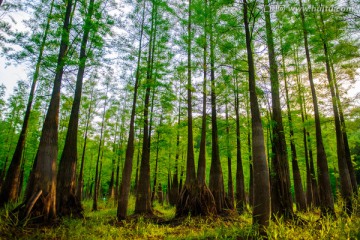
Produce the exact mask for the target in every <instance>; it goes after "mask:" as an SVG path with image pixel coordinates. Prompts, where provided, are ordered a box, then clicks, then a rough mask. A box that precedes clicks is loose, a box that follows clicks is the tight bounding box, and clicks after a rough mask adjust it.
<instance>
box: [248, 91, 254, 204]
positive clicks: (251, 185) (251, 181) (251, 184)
mask: <svg viewBox="0 0 360 240" xmlns="http://www.w3.org/2000/svg"><path fill="white" fill-rule="evenodd" d="M246 96H247V98H246V121H247V126H248V127H247V134H246V135H247V151H248V160H249V172H250V179H249V204H250V206H253V203H254V172H253V162H252V157H251V154H252V146H251V145H252V144H251V123H250V106H249V104H250V99H249V98H248V94H246Z"/></svg>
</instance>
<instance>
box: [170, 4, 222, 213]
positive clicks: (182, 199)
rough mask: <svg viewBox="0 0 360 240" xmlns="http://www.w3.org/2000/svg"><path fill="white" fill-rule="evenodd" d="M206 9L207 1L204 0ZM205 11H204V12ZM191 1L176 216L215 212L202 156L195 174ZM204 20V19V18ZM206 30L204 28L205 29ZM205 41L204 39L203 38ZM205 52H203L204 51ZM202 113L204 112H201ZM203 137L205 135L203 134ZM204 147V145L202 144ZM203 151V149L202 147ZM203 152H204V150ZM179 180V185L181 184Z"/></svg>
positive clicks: (190, 6) (190, 5)
mask: <svg viewBox="0 0 360 240" xmlns="http://www.w3.org/2000/svg"><path fill="white" fill-rule="evenodd" d="M205 9H207V1H205ZM205 13H206V12H205ZM191 16H192V1H191V0H189V6H188V22H187V33H188V36H187V118H188V119H187V121H188V130H187V138H188V139H187V140H188V142H187V158H186V179H185V184H184V186H183V187H182V188H181V192H180V196H179V200H178V203H177V205H176V216H177V217H181V216H187V215H188V214H191V215H193V216H196V215H210V214H214V213H216V211H217V209H216V205H215V199H214V197H213V195H212V192H211V191H210V190H209V189H208V187H207V186H206V184H205V171H204V170H205V165H204V164H205V162H204V160H205V159H204V156H201V159H199V164H200V165H199V166H200V168H199V171H200V172H198V174H199V175H198V179H197V177H196V174H195V159H194V143H193V115H192V114H193V113H192V91H193V87H192V79H191V77H192V75H191V74H192V72H191V66H192V65H191V50H192V44H191V43H192V21H191V19H192V18H191ZM205 21H206V20H205ZM205 31H206V29H205ZM205 41H206V40H205ZM204 54H205V53H204ZM203 114H204V112H203ZM205 114H206V113H205ZM203 137H205V136H203ZM203 147H204V146H203ZM203 151H205V149H203ZM204 153H205V152H204ZM181 185H182V184H181V180H180V186H181Z"/></svg>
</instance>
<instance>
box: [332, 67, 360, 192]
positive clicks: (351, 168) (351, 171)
mask: <svg viewBox="0 0 360 240" xmlns="http://www.w3.org/2000/svg"><path fill="white" fill-rule="evenodd" d="M331 70H332V77H333V81H334V86H335V95H336V100H337V106H338V108H339V115H340V123H341V129H342V133H343V139H344V148H345V157H346V163H347V166H348V169H349V174H350V180H351V185H352V188H353V193H354V194H356V195H357V193H358V184H357V182H356V175H355V170H354V165H353V163H352V160H351V153H350V147H349V141H348V137H347V133H346V124H345V118H344V111H343V108H342V104H341V101H340V93H339V88H338V84H337V81H336V74H335V70H334V65H333V64H331Z"/></svg>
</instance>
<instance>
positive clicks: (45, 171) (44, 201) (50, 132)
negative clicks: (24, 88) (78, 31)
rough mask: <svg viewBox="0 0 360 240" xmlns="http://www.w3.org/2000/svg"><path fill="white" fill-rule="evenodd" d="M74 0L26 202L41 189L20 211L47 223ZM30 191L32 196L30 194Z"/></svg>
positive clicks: (53, 188)
mask: <svg viewBox="0 0 360 240" xmlns="http://www.w3.org/2000/svg"><path fill="white" fill-rule="evenodd" d="M72 6H73V1H72V0H68V1H67V2H66V12H65V15H64V24H63V28H62V35H61V42H60V50H59V55H58V61H57V66H56V74H55V80H54V86H53V92H52V95H51V100H50V105H49V108H48V111H47V114H46V117H45V121H44V125H43V130H42V133H41V137H40V144H39V148H38V152H37V156H36V159H35V164H34V166H33V170H32V180H31V181H30V182H29V184H28V189H27V192H28V193H29V196H27V197H26V198H25V205H28V204H29V203H30V202H31V200H32V199H34V196H35V195H36V194H37V193H39V192H41V194H40V195H41V197H40V198H37V201H35V203H34V204H33V205H32V207H31V208H30V209H27V210H25V211H22V212H21V213H20V214H21V216H20V218H27V217H28V216H29V214H31V215H32V217H38V216H39V218H38V219H37V220H38V221H41V222H46V221H48V220H53V219H55V218H56V160H57V155H58V123H59V108H60V90H61V80H62V76H63V72H64V65H65V58H66V53H67V49H68V45H69V37H70V28H71V25H70V16H71V10H72ZM30 194H32V195H30Z"/></svg>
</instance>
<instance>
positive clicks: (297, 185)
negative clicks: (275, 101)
mask: <svg viewBox="0 0 360 240" xmlns="http://www.w3.org/2000/svg"><path fill="white" fill-rule="evenodd" d="M280 41H281V45H282V40H280ZM281 54H282V68H283V73H284V83H285V97H286V108H287V115H288V121H289V129H290V149H291V161H292V171H293V179H294V189H295V199H296V206H297V210H299V211H306V199H305V193H304V190H303V186H302V181H301V174H300V169H299V164H298V158H297V152H296V146H295V140H294V126H293V121H292V115H291V107H290V98H289V87H288V82H287V74H286V73H287V70H286V65H285V56H284V53H283V52H281ZM306 165H308V160H306ZM307 168H308V166H307Z"/></svg>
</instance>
